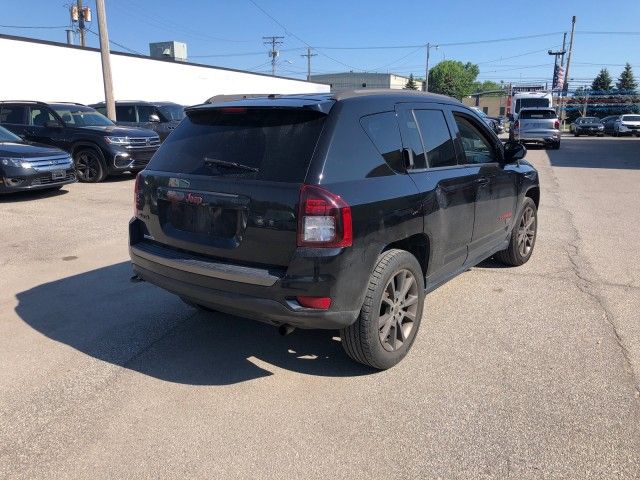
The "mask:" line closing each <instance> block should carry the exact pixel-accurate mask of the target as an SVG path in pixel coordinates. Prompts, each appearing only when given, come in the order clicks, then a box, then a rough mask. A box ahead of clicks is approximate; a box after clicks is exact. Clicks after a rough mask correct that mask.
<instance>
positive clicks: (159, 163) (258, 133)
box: [149, 107, 325, 182]
mask: <svg viewBox="0 0 640 480" xmlns="http://www.w3.org/2000/svg"><path fill="white" fill-rule="evenodd" d="M324 119H325V116H324V115H323V114H319V113H318V112H312V111H307V110H303V109H291V110H289V109H274V108H269V109H261V108H243V107H231V108H215V109H205V110H199V111H194V112H191V113H189V115H188V117H187V118H185V120H184V121H183V122H182V123H181V124H180V126H179V127H178V128H176V129H175V130H174V131H173V133H172V134H171V135H170V136H169V138H168V139H167V140H166V141H165V143H164V144H163V145H162V147H160V150H158V151H157V152H156V154H155V155H154V156H153V159H152V160H151V162H150V163H149V169H150V170H159V171H164V172H175V173H187V174H195V175H216V176H233V177H240V178H251V179H257V180H270V181H278V182H301V181H302V180H304V177H305V175H306V173H307V168H308V166H309V163H310V161H311V155H312V154H313V151H314V148H315V145H316V143H317V141H318V137H319V136H320V132H321V130H322V125H323V123H324ZM234 164H235V166H234Z"/></svg>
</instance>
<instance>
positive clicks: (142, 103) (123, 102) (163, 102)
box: [91, 100, 181, 106]
mask: <svg viewBox="0 0 640 480" xmlns="http://www.w3.org/2000/svg"><path fill="white" fill-rule="evenodd" d="M104 104H105V102H98V103H92V104H91V105H104ZM125 104H136V105H137V104H141V105H153V106H162V105H177V106H181V105H180V104H179V103H176V102H170V101H168V100H162V101H160V102H150V101H148V100H116V105H125Z"/></svg>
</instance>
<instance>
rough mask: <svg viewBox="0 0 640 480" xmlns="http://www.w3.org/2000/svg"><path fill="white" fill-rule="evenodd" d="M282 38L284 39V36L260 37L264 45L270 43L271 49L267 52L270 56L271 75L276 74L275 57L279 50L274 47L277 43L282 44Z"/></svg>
mask: <svg viewBox="0 0 640 480" xmlns="http://www.w3.org/2000/svg"><path fill="white" fill-rule="evenodd" d="M283 40H284V37H276V36H271V37H262V41H263V42H262V43H264V44H265V45H271V51H270V52H269V57H271V75H275V74H276V59H277V58H278V55H279V54H280V52H278V50H276V47H277V46H278V45H282V44H283V43H284V42H283Z"/></svg>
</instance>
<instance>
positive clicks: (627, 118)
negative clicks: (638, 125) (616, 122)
mask: <svg viewBox="0 0 640 480" xmlns="http://www.w3.org/2000/svg"><path fill="white" fill-rule="evenodd" d="M622 121H623V122H640V115H623V116H622Z"/></svg>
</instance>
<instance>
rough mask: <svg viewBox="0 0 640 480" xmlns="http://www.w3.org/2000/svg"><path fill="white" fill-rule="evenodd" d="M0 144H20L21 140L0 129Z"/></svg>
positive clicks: (4, 129)
mask: <svg viewBox="0 0 640 480" xmlns="http://www.w3.org/2000/svg"><path fill="white" fill-rule="evenodd" d="M0 142H22V139H21V138H20V137H19V136H17V135H15V134H13V133H11V132H10V131H9V130H7V129H6V128H3V127H0Z"/></svg>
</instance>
